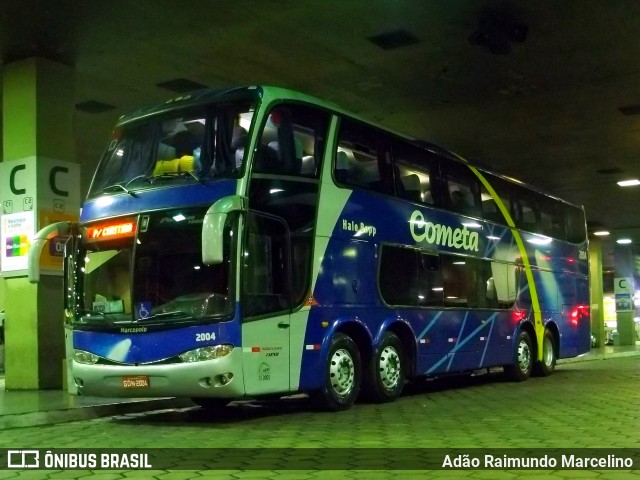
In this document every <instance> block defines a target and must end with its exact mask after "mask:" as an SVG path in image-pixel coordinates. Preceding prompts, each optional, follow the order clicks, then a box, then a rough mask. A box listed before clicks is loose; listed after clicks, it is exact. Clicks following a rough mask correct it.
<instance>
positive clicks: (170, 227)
mask: <svg viewBox="0 0 640 480" xmlns="http://www.w3.org/2000/svg"><path fill="white" fill-rule="evenodd" d="M204 213H205V211H204V210H203V209H195V210H194V209H188V210H186V209H181V210H179V211H177V210H172V211H164V212H159V213H153V214H149V215H142V216H141V217H140V218H139V219H135V218H134V219H130V220H129V219H125V220H123V221H121V222H120V223H119V224H116V225H114V224H113V222H111V224H109V225H102V224H96V225H91V226H87V227H85V228H84V230H83V232H82V241H81V242H80V248H79V250H78V257H77V258H78V261H77V265H78V269H77V270H76V271H77V274H78V276H79V278H78V280H79V281H78V295H77V297H76V298H78V299H79V302H78V303H79V304H78V305H77V307H78V315H77V319H78V324H79V325H87V326H91V327H100V328H109V327H114V326H116V325H121V324H123V323H132V322H135V323H145V322H146V323H150V322H152V323H154V324H167V323H185V322H187V323H202V322H205V321H206V322H211V321H218V320H220V319H222V318H226V317H229V316H230V315H231V314H232V311H233V308H232V296H231V281H230V278H231V273H230V272H231V271H230V268H231V262H230V258H231V257H230V255H229V250H230V246H231V238H232V237H233V235H232V232H231V227H229V228H228V229H227V232H226V235H225V240H224V241H225V246H224V255H225V257H224V258H225V260H224V261H223V262H222V263H221V264H219V265H203V264H202V259H201V235H200V233H201V230H202V221H203V218H204ZM116 237H117V238H116Z"/></svg>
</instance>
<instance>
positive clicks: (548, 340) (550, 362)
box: [533, 330, 558, 377]
mask: <svg viewBox="0 0 640 480" xmlns="http://www.w3.org/2000/svg"><path fill="white" fill-rule="evenodd" d="M557 358H558V356H557V350H556V339H555V337H554V335H553V333H551V332H550V331H549V330H545V331H544V337H543V338H542V360H540V361H536V363H535V365H534V370H533V373H534V374H535V375H537V376H539V377H548V376H549V375H551V374H552V373H553V371H554V370H555V368H556V360H557Z"/></svg>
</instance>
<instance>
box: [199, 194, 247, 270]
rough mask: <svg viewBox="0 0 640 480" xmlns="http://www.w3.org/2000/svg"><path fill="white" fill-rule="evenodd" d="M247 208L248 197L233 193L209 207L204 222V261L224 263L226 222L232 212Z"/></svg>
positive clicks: (213, 263)
mask: <svg viewBox="0 0 640 480" xmlns="http://www.w3.org/2000/svg"><path fill="white" fill-rule="evenodd" d="M244 210H246V199H245V197H241V196H240V195H231V196H229V197H224V198H221V199H220V200H218V201H217V202H216V203H214V204H213V205H211V206H210V207H209V210H207V213H206V214H205V216H204V221H203V222H202V263H203V264H205V265H218V264H220V263H222V257H223V244H224V241H223V240H224V238H223V236H224V224H225V222H226V221H227V215H228V214H229V213H231V212H237V211H244Z"/></svg>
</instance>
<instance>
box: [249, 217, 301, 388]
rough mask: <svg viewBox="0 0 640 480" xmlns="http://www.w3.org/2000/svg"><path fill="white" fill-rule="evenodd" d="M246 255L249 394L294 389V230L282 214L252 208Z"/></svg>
mask: <svg viewBox="0 0 640 480" xmlns="http://www.w3.org/2000/svg"><path fill="white" fill-rule="evenodd" d="M246 218H247V221H246V225H245V236H244V248H243V254H242V262H243V268H242V311H243V324H242V348H243V357H244V361H243V373H244V381H245V391H246V393H247V395H257V394H264V393H277V392H287V391H289V344H290V341H289V335H290V330H291V329H290V325H291V318H290V313H291V294H290V291H291V287H290V285H291V265H290V235H289V228H288V227H287V224H286V223H285V222H284V221H283V220H282V219H281V218H278V217H275V216H272V215H267V214H262V213H257V212H254V211H250V212H249V213H248V214H247V217H246Z"/></svg>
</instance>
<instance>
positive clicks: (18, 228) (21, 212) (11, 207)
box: [0, 156, 80, 276]
mask: <svg viewBox="0 0 640 480" xmlns="http://www.w3.org/2000/svg"><path fill="white" fill-rule="evenodd" d="M0 200H1V201H2V210H1V211H0V215H1V219H0V223H1V225H2V235H1V241H2V248H3V251H2V255H1V256H0V269H1V271H2V274H3V275H5V276H18V275H26V273H27V267H28V265H27V260H28V254H27V251H28V248H29V244H30V242H31V239H32V237H33V235H34V234H35V233H36V232H37V231H38V230H39V229H41V228H43V227H45V226H47V225H50V224H51V223H54V222H58V221H63V220H68V221H77V219H78V213H79V211H80V166H79V165H78V164H75V163H71V162H66V161H62V160H56V159H52V158H46V157H38V158H36V157H35V156H32V157H26V158H22V159H17V160H9V161H4V162H1V163H0ZM56 245H57V248H58V250H59V249H60V241H57V243H56ZM59 253H60V252H59V251H57V250H55V251H53V252H51V251H50V250H49V249H44V251H43V253H42V255H41V257H40V262H41V265H40V267H41V273H42V274H53V275H60V274H61V273H62V258H61V256H60V255H59Z"/></svg>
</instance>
